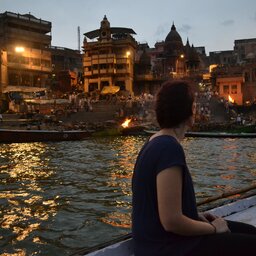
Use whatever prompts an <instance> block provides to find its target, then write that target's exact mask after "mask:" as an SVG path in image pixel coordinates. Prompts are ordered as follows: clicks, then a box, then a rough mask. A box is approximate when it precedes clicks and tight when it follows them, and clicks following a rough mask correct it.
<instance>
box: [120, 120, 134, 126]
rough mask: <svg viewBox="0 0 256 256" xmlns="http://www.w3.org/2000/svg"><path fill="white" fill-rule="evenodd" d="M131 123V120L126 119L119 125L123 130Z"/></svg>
mask: <svg viewBox="0 0 256 256" xmlns="http://www.w3.org/2000/svg"><path fill="white" fill-rule="evenodd" d="M131 121H132V119H128V118H126V119H125V121H124V122H123V123H122V124H121V126H122V127H123V128H127V127H128V126H129V123H130V122H131Z"/></svg>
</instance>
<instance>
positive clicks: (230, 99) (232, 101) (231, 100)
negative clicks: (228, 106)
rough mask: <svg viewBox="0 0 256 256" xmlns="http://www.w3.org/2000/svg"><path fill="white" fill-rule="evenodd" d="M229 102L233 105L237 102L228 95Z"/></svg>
mask: <svg viewBox="0 0 256 256" xmlns="http://www.w3.org/2000/svg"><path fill="white" fill-rule="evenodd" d="M228 101H229V102H231V103H234V102H235V100H234V99H233V98H232V97H231V96H230V95H228Z"/></svg>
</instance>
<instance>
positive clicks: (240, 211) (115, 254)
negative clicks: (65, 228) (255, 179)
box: [70, 185, 256, 256]
mask: <svg viewBox="0 0 256 256" xmlns="http://www.w3.org/2000/svg"><path fill="white" fill-rule="evenodd" d="M255 188H256V186H255V185H253V186H250V187H247V188H244V189H241V190H237V191H231V192H227V193H223V194H221V195H219V196H214V197H210V198H207V199H205V200H203V201H201V202H199V203H198V204H197V205H198V207H200V206H203V205H206V208H205V209H206V210H205V211H207V212H210V213H212V214H214V215H217V216H221V217H223V218H225V219H227V220H233V221H241V222H244V223H248V224H251V225H254V226H256V195H255V194H252V193H251V194H249V195H248V194H247V195H244V196H242V197H241V198H239V199H236V200H233V201H232V200H231V201H229V202H228V203H224V204H222V205H220V206H216V207H214V206H213V205H211V204H210V203H212V202H214V201H216V200H219V199H223V198H224V199H225V198H227V197H231V196H237V195H238V194H243V193H246V192H248V191H251V190H253V189H255ZM212 207H213V208H212ZM133 255H134V253H133V241H132V235H131V234H127V235H124V236H121V237H119V238H117V239H114V240H111V241H110V242H106V243H104V244H101V245H98V246H95V247H93V248H89V249H82V250H80V251H78V252H76V253H74V254H72V255H70V256H133Z"/></svg>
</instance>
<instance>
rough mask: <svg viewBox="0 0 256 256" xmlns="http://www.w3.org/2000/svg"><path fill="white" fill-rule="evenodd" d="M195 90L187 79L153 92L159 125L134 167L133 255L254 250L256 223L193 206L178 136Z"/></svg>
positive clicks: (245, 252) (190, 110)
mask: <svg viewBox="0 0 256 256" xmlns="http://www.w3.org/2000/svg"><path fill="white" fill-rule="evenodd" d="M193 108H194V93H193V91H192V88H191V85H190V84H189V83H187V82H185V81H174V82H169V81H168V82H166V83H165V84H163V86H162V87H161V89H160V90H159V92H158V94H157V99H156V108H155V111H156V118H157V121H158V123H159V126H160V131H158V132H157V133H156V134H154V135H153V136H152V137H151V138H150V139H149V141H148V142H147V143H146V144H145V145H144V146H143V148H142V149H141V151H140V153H139V155H138V158H137V161H136V164H135V167H134V173H133V184H132V190H133V216H132V232H133V238H134V243H135V256H165V255H166V256H176V255H179V256H185V255H186V256H188V255H189V256H196V255H197V256H200V255H201V256H206V255H207V256H211V255H218V256H221V255H225V256H228V255H232V256H234V255H246V256H248V255H255V253H256V235H255V234H256V228H254V227H253V226H250V225H247V224H243V223H238V222H231V221H226V220H224V219H223V218H219V217H216V216H212V215H210V214H204V215H200V216H199V214H198V212H197V207H196V200H195V193H194V188H193V183H192V179H191V175H190V173H189V170H188V167H187V164H186V159H185V155H184V151H183V148H182V146H181V144H180V141H181V140H182V139H183V138H184V135H185V132H186V131H187V129H188V128H189V127H191V126H192V125H193V122H194V119H193Z"/></svg>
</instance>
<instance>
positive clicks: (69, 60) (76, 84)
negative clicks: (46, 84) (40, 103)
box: [51, 46, 83, 94]
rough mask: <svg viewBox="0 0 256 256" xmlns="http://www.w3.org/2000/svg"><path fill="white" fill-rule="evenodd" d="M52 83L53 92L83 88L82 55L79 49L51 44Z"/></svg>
mask: <svg viewBox="0 0 256 256" xmlns="http://www.w3.org/2000/svg"><path fill="white" fill-rule="evenodd" d="M51 56H52V84H51V89H52V91H53V92H54V94H63V93H67V92H71V91H74V90H81V89H82V90H83V87H82V71H83V64H82V60H83V56H82V54H81V53H80V51H79V50H73V49H69V48H64V47H57V46H51Z"/></svg>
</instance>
